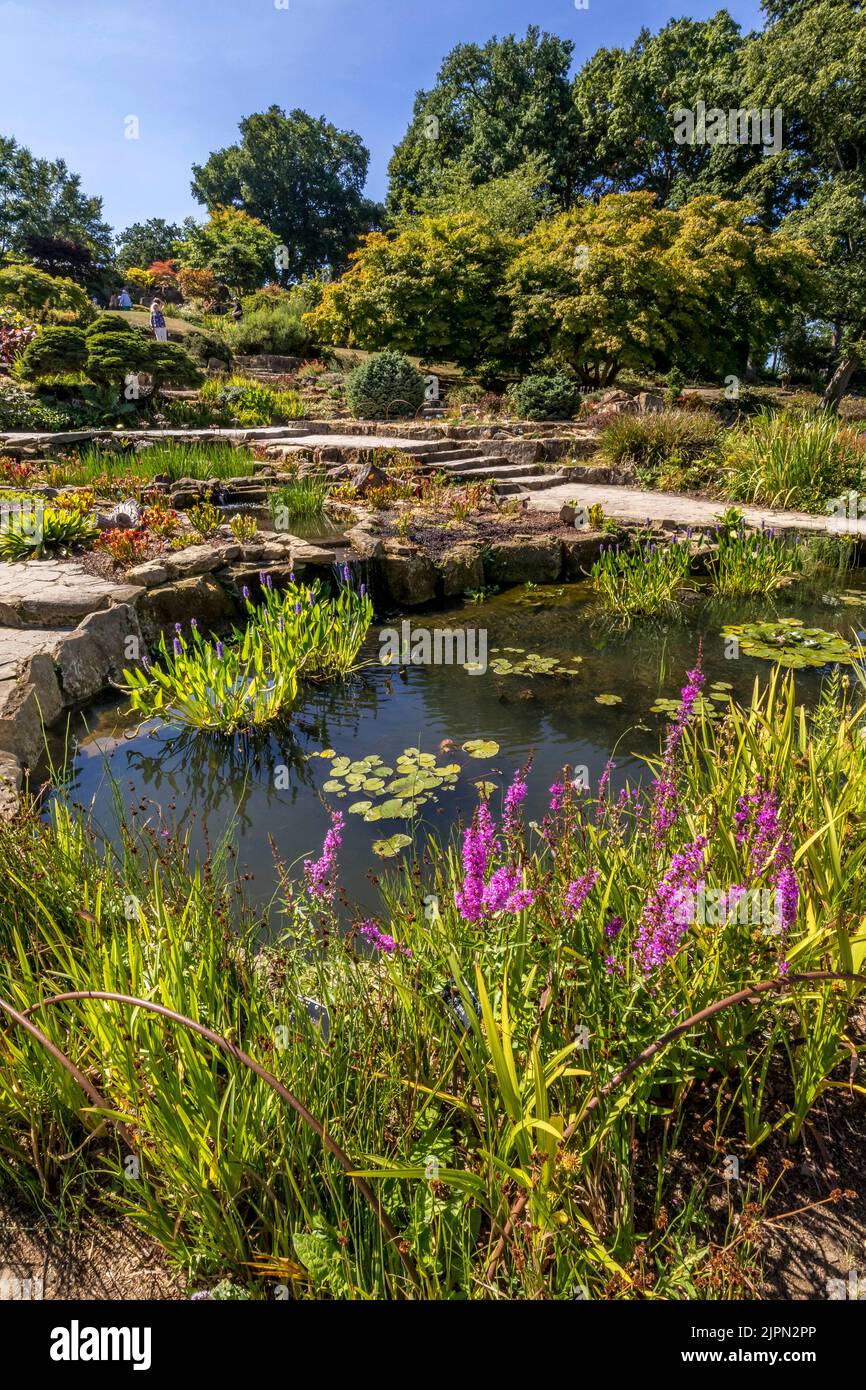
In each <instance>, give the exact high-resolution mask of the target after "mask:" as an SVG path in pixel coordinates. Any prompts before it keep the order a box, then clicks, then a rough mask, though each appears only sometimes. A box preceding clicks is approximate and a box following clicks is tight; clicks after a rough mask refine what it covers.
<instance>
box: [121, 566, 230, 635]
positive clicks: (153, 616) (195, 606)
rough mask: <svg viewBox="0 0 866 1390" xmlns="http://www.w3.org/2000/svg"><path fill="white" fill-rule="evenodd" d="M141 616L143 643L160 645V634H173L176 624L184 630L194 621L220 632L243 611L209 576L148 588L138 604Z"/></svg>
mask: <svg viewBox="0 0 866 1390" xmlns="http://www.w3.org/2000/svg"><path fill="white" fill-rule="evenodd" d="M138 616H139V621H140V623H141V631H142V635H143V637H144V640H145V641H146V642H148V643H151V642H157V641H158V640H159V637H160V634H161V633H163V632H164V633H165V634H166V635H167V636H168V635H169V634H170V633H172V632H173V631H174V625H175V623H180V624H181V626H182V627H187V626H188V625H189V622H190V619H191V618H195V619H196V621H197V622H198V624H199V626H200V627H202V628H212V629H214V630H215V631H219V630H220V629H221V628H224V627H227V626H228V625H229V624H230V623H232V622H236V621H237V620H238V619H239V617H240V610H239V608H238V605H237V603H236V602H235V600H234V599H233V598H232V597H231V595H230V594H229V593H228V592H227V591H226V590H225V589H224V588H223V587H222V585H221V584H217V583H216V581H215V580H213V579H211V578H210V576H209V575H204V574H200V575H196V576H194V577H193V578H190V579H179V580H177V582H176V583H174V584H163V585H161V586H160V587H159V588H157V589H148V590H147V592H146V593H145V594H144V595H143V596H142V598H141V601H140V603H139V605H138Z"/></svg>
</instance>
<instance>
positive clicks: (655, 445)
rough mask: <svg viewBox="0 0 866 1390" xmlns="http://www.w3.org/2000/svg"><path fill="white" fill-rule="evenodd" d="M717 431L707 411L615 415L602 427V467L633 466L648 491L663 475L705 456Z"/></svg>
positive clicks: (713, 443) (713, 442)
mask: <svg viewBox="0 0 866 1390" xmlns="http://www.w3.org/2000/svg"><path fill="white" fill-rule="evenodd" d="M719 430H720V426H719V421H718V419H717V418H716V416H715V415H713V414H712V413H711V412H710V411H708V410H706V411H704V410H701V411H697V410H689V411H685V410H666V411H652V412H650V413H648V414H646V415H626V414H623V415H615V416H614V417H613V419H612V420H610V421H609V423H607V424H606V425H605V426H604V429H603V431H602V436H601V442H600V446H599V447H600V449H601V452H602V456H603V457H604V460H605V462H606V463H610V464H613V465H614V466H617V465H620V464H624V463H633V464H635V466H636V467H637V470H638V477H639V478H640V482H641V486H642V487H652V486H654V485H655V484H656V483H657V482H658V480H659V475H660V474H661V473H662V472H663V471H664V472H665V473H666V474H671V473H673V472H674V471H675V470H677V469H682V468H685V467H686V466H687V465H688V464H689V463H691V462H692V461H694V460H695V459H698V458H700V457H701V456H702V455H705V454H708V453H709V452H710V451H711V450H712V449H713V447H714V445H715V443H716V440H717V439H718V436H719Z"/></svg>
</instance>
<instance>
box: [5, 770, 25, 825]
mask: <svg viewBox="0 0 866 1390" xmlns="http://www.w3.org/2000/svg"><path fill="white" fill-rule="evenodd" d="M22 781H23V774H22V771H21V764H20V763H19V761H18V759H17V758H16V757H15V754H14V753H0V821H3V820H11V819H12V817H13V816H14V815H15V812H16V811H17V810H18V801H19V797H18V793H19V792H20V790H21V783H22Z"/></svg>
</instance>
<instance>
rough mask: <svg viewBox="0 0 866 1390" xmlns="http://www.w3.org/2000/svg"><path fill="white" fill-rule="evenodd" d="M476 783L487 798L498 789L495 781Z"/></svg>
mask: <svg viewBox="0 0 866 1390" xmlns="http://www.w3.org/2000/svg"><path fill="white" fill-rule="evenodd" d="M474 785H475V786H476V787H477V788H478V790H479V791H480V793H481V795H482V796H483V797H485V798H487V797H488V796H492V795H493V793H494V792H495V791H496V783H495V782H476V783H475V784H474Z"/></svg>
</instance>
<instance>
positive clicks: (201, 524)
mask: <svg viewBox="0 0 866 1390" xmlns="http://www.w3.org/2000/svg"><path fill="white" fill-rule="evenodd" d="M187 516H188V517H189V521H190V525H191V526H192V529H193V531H194V532H195V534H196V536H197V537H198V539H199V540H203V541H206V540H209V539H210V538H211V537H212V536H215V535H216V533H217V532H218V531H219V528H220V527H221V526H222V524H223V514H222V512H221V511H220V510H219V508H218V507H215V506H214V505H213V503H212V502H197V503H196V504H195V506H194V507H190V509H189V511H188V512H187Z"/></svg>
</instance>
